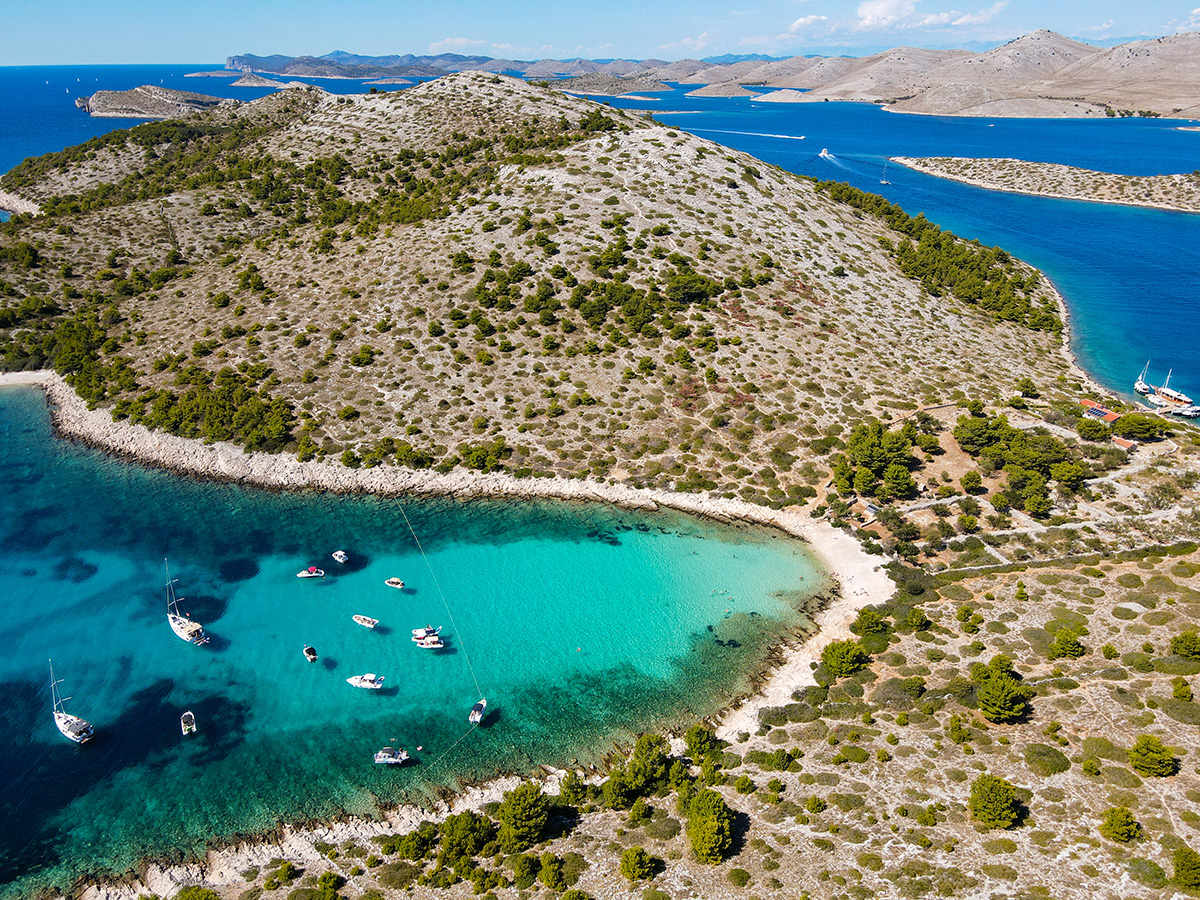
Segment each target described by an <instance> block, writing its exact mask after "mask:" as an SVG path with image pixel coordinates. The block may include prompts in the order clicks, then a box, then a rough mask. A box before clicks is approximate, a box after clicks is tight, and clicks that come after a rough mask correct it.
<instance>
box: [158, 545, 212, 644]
mask: <svg viewBox="0 0 1200 900" xmlns="http://www.w3.org/2000/svg"><path fill="white" fill-rule="evenodd" d="M163 565H164V566H166V570H167V622H168V623H169V624H170V626H171V630H172V631H173V632H175V636H176V637H178V638H179V639H180V640H183V641H187V642H188V643H189V644H197V645H198V644H207V643H208V635H206V634H205V633H204V626H203V625H201V624H200V623H199V622H194V621H192V620H191V619H189V618H188V617H187V614H186V613H181V612H180V611H179V598H177V597H176V596H175V581H174V580H173V579H172V578H171V567H170V566H168V565H167V561H166V560H165V559H164V560H163Z"/></svg>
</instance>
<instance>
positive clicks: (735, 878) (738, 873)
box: [729, 869, 750, 887]
mask: <svg viewBox="0 0 1200 900" xmlns="http://www.w3.org/2000/svg"><path fill="white" fill-rule="evenodd" d="M729 882H730V884H732V885H733V886H734V887H745V886H746V885H748V884H749V883H750V873H749V872H747V871H746V870H745V869H730V870H729Z"/></svg>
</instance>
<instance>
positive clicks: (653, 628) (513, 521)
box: [0, 64, 1200, 896]
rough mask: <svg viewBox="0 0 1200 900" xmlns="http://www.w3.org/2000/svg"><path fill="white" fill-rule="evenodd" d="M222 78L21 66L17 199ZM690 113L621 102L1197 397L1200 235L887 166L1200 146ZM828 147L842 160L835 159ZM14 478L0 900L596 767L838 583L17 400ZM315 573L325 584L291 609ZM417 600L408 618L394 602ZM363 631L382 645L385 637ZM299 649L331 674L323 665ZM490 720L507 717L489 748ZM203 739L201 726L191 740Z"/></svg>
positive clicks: (743, 541)
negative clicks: (91, 112) (300, 826)
mask: <svg viewBox="0 0 1200 900" xmlns="http://www.w3.org/2000/svg"><path fill="white" fill-rule="evenodd" d="M212 68H219V66H217V65H208V64H197V65H187V66H140V67H134V66H122V67H52V68H0V122H3V123H4V127H2V128H0V171H2V170H6V169H8V168H9V167H11V166H13V165H15V164H16V163H18V162H20V161H21V159H23V158H24V157H26V156H29V155H34V154H39V153H44V152H48V151H52V150H59V149H62V148H63V147H66V146H70V145H72V144H76V143H78V142H80V141H83V140H86V139H87V138H89V137H91V136H94V135H97V134H101V133H104V132H107V131H109V130H112V129H113V128H120V127H128V126H129V125H132V124H135V123H134V122H132V121H129V120H112V119H92V118H89V117H87V116H86V115H84V114H83V113H82V112H80V111H79V110H78V109H76V108H75V106H74V100H75V98H76V97H77V96H82V95H85V94H89V93H92V92H94V91H96V90H100V89H113V90H120V89H125V88H129V87H134V86H136V85H139V84H162V85H164V86H167V87H174V88H178V89H183V90H195V91H199V92H202V93H209V94H217V95H220V96H227V97H238V98H242V99H253V98H255V97H258V96H262V95H264V94H266V93H268V91H266V90H264V89H247V88H234V87H232V86H231V85H230V83H229V80H227V79H216V78H204V79H197V78H188V79H184V78H183V75H184V73H185V72H190V71H198V70H203V69H212ZM315 83H319V84H320V85H321V86H322V87H324V88H325V89H327V90H332V91H336V92H339V93H349V92H356V91H362V90H365V89H366V88H365V87H364V85H363V84H362V83H360V82H356V81H331V80H318V81H316V82H315ZM683 93H684V92H683V91H674V92H667V93H661V94H658V95H655V96H656V97H657V99H656V100H637V101H613V102H615V103H619V104H620V105H624V106H628V107H631V108H641V109H647V110H652V111H655V112H656V114H657V115H658V116H659V118H661V119H662V120H663V121H666V122H668V123H670V124H672V125H676V126H677V127H679V128H681V129H686V130H688V131H692V132H695V133H696V134H698V135H700V136H702V137H706V138H710V139H712V140H715V141H719V142H721V143H724V144H727V145H729V146H732V147H736V148H738V149H741V150H745V151H747V152H750V153H753V154H754V155H756V156H759V157H761V158H762V159H764V160H766V161H768V162H772V163H776V164H778V165H781V166H784V167H785V168H788V169H791V170H793V171H796V172H801V173H804V174H811V175H815V176H818V177H821V178H838V179H843V180H847V181H849V182H850V183H852V184H854V185H856V186H858V187H861V188H863V189H866V190H872V191H878V192H882V193H884V194H886V195H887V196H888V197H889V198H890V199H892V200H894V201H895V202H897V203H899V204H901V205H902V206H903V207H904V208H905V209H907V210H908V211H909V212H910V213H913V214H916V213H918V212H924V213H925V214H926V215H927V216H928V217H929V218H930V219H932V220H933V221H936V222H938V223H939V224H941V225H943V226H945V227H948V228H951V229H953V230H954V231H956V232H957V233H959V234H961V235H963V236H965V237H969V238H978V239H979V240H981V241H983V242H985V243H989V244H992V243H995V244H1000V245H1001V246H1004V247H1005V248H1007V249H1009V250H1010V251H1012V252H1014V253H1016V254H1018V255H1020V256H1022V257H1024V258H1025V259H1028V260H1029V261H1030V262H1032V263H1033V264H1035V265H1037V266H1039V267H1040V268H1042V269H1043V270H1045V271H1046V272H1047V273H1048V274H1049V275H1050V277H1051V278H1052V279H1053V280H1054V281H1055V283H1056V284H1057V285H1058V287H1059V288H1060V289H1061V290H1062V292H1063V293H1064V295H1065V296H1066V298H1067V301H1068V303H1069V305H1070V307H1071V311H1072V314H1073V317H1074V318H1073V321H1072V329H1073V340H1074V343H1075V349H1076V351H1077V352H1078V353H1079V355H1080V357H1081V359H1082V360H1083V362H1084V364H1085V366H1087V367H1088V368H1089V369H1090V370H1091V371H1092V372H1093V374H1095V375H1096V376H1097V377H1098V378H1099V379H1100V380H1101V381H1103V382H1105V383H1107V384H1109V385H1111V386H1112V387H1114V388H1117V389H1122V390H1127V388H1128V385H1129V383H1130V382H1131V380H1132V378H1133V377H1134V375H1136V373H1137V372H1138V371H1140V369H1141V367H1142V365H1143V364H1144V363H1145V361H1146V360H1147V359H1152V360H1153V365H1152V367H1151V374H1152V376H1155V377H1161V376H1162V375H1163V374H1165V371H1166V369H1167V368H1168V367H1174V369H1175V376H1174V378H1173V379H1172V384H1173V385H1178V386H1179V387H1180V388H1181V389H1183V390H1191V391H1193V392H1200V340H1197V338H1198V337H1200V335H1198V334H1197V331H1198V330H1200V329H1198V327H1197V323H1196V319H1195V317H1194V309H1195V303H1194V297H1195V296H1196V294H1197V288H1198V287H1200V216H1194V215H1184V214H1173V213H1163V212H1156V211H1151V210H1140V209H1129V208H1124V207H1117V206H1107V205H1099V204H1087V203H1076V202H1068V201H1057V200H1041V199H1036V198H1030V197H1020V196H1015V195H1006V194H997V193H992V192H988V191H983V190H979V189H976V188H971V187H966V186H962V185H956V184H953V183H950V182H945V181H941V180H939V179H934V178H930V177H928V176H924V175H919V174H916V173H913V172H910V171H908V170H905V169H902V168H900V167H897V166H891V167H889V168H888V169H887V179H888V180H889V181H890V182H892V183H891V185H888V186H884V185H880V184H879V181H880V178H881V175H882V173H883V164H884V159H885V158H886V157H887V156H892V155H913V156H920V155H960V156H1012V157H1018V158H1023V159H1032V160H1045V161H1050V162H1061V163H1069V164H1072V165H1079V166H1085V167H1089V168H1096V169H1102V170H1108V171H1114V172H1122V173H1128V174H1155V173H1160V172H1185V171H1191V170H1193V169H1195V168H1197V167H1198V166H1200V133H1189V132H1181V131H1177V130H1176V126H1177V125H1179V124H1185V123H1178V122H1171V121H1163V120H1157V121H1155V120H1128V119H1127V120H1105V121H1098V122H1069V121H1064V122H1056V121H1037V120H1004V119H999V120H995V121H990V120H966V119H963V120H957V119H941V118H929V117H915V116H899V115H889V114H887V113H884V112H882V111H881V110H879V109H877V108H875V107H871V106H863V105H855V104H834V103H828V104H811V105H773V104H763V103H758V102H754V101H751V100H745V99H743V100H729V99H700V98H686V97H684V96H683ZM672 111H675V112H674V113H673V112H672ZM684 111H686V112H684ZM680 113H683V114H680ZM802 136H803V139H801V137H802ZM822 148H827V149H828V150H829V152H830V153H832V154H833V155H834V156H835V157H836V159H835V160H834V161H826V160H822V159H819V158H818V157H817V154H818V152H819V151H820V150H821V149H822ZM0 479H3V483H4V485H5V491H4V492H3V493H2V494H0V645H3V646H4V648H5V653H4V654H2V655H0V688H2V689H3V690H2V693H0V713H2V715H3V719H4V721H5V723H6V727H5V728H4V729H0V759H4V760H5V765H4V766H2V767H0V885H7V887H5V888H0V895H5V896H7V895H13V894H16V893H19V892H23V891H28V890H31V889H34V888H37V887H39V886H45V885H48V884H58V885H60V886H66V885H67V884H68V883H69V882H70V880H71V879H72V878H73V877H75V876H77V875H79V874H81V873H83V872H86V871H92V870H96V869H104V870H110V871H121V870H124V869H126V868H128V867H129V866H131V865H133V864H135V863H136V861H137V860H138V859H139V858H141V857H143V856H146V855H154V854H162V853H173V852H188V851H194V850H197V849H199V848H200V847H202V846H203V844H204V842H205V841H206V840H209V839H211V838H219V837H227V836H230V835H233V834H235V833H239V832H248V831H254V830H263V829H267V828H270V827H272V826H273V825H275V824H276V823H278V822H280V821H286V820H297V819H301V818H305V817H310V816H311V817H323V816H329V815H332V814H335V813H338V812H342V811H349V812H357V813H364V814H369V813H370V812H371V811H372V810H373V809H375V808H376V806H377V804H378V803H379V802H381V801H382V802H388V801H395V800H401V799H420V798H421V797H425V796H428V795H429V794H430V792H431V791H433V790H435V789H436V788H437V787H438V786H440V785H448V784H454V783H456V782H460V781H462V780H470V779H474V778H484V777H487V776H488V775H490V774H492V773H494V772H495V771H496V770H497V769H522V768H526V767H528V766H530V765H532V764H533V763H534V762H535V761H536V762H559V763H562V762H567V761H570V760H571V759H573V758H578V759H580V760H589V759H594V758H596V757H597V756H599V755H600V754H602V753H603V752H604V751H605V750H606V749H607V748H608V747H610V746H611V744H612V742H613V741H614V740H620V739H622V738H624V737H627V736H628V735H629V734H631V733H633V732H635V731H637V730H639V729H643V728H648V727H654V726H658V725H663V724H665V723H670V722H678V721H684V720H686V719H688V718H690V717H694V716H696V715H699V714H703V713H706V712H710V711H712V710H714V709H715V708H717V707H718V706H719V705H720V704H721V703H723V702H724V701H725V700H726V699H727V698H728V697H729V696H730V695H731V694H733V693H736V692H737V691H739V690H741V689H743V688H744V687H745V682H744V677H745V673H746V672H747V671H750V670H752V669H753V668H754V667H756V666H758V665H760V664H761V660H762V658H763V654H764V652H765V649H766V648H767V647H768V646H769V645H770V644H771V642H772V641H774V640H775V639H777V638H778V636H780V635H781V634H783V633H784V632H785V631H789V630H794V629H796V628H798V627H804V626H806V625H807V624H808V620H807V619H806V618H805V616H804V615H803V612H802V611H801V610H802V606H803V602H804V599H805V597H806V596H807V595H808V594H809V593H811V591H812V590H814V589H815V588H816V587H817V585H818V580H819V577H818V574H817V573H816V572H815V570H814V568H813V567H812V565H811V563H810V562H809V560H808V558H807V557H805V556H804V555H802V554H801V553H800V552H799V551H798V550H797V547H796V545H795V544H794V542H791V541H787V540H784V539H782V538H780V537H778V536H776V535H772V534H768V533H766V532H763V531H759V530H753V529H729V528H720V527H716V526H712V525H709V524H706V523H702V522H697V521H695V520H692V519H689V518H686V517H683V516H677V515H640V514H639V515H634V514H630V513H624V512H620V511H617V510H611V509H606V508H602V507H593V506H571V505H565V504H550V503H545V504H543V503H527V504H516V503H469V504H459V503H452V502H448V501H445V502H435V501H407V502H401V501H396V500H376V499H370V498H335V497H329V496H318V495H278V494H267V493H263V492H257V491H250V490H244V489H241V488H236V487H233V486H229V485H215V484H203V483H194V482H189V481H184V480H181V479H178V478H174V477H172V476H170V475H167V474H165V473H161V472H154V471H147V470H144V469H141V468H139V467H137V466H131V465H128V464H125V463H121V462H117V461H114V460H111V459H107V458H105V457H103V456H101V455H99V454H96V453H94V452H92V451H88V450H85V449H82V448H80V447H77V446H74V445H70V444H65V443H62V442H59V441H56V440H55V439H54V438H53V437H52V435H51V433H50V430H49V422H48V417H47V414H46V412H45V409H44V406H43V404H42V402H41V399H40V395H39V394H38V393H37V392H36V391H33V390H30V389H20V388H8V389H0ZM405 514H407V516H408V518H409V519H410V520H411V522H412V524H413V527H414V529H415V530H416V533H417V535H418V536H419V537H420V539H421V541H422V543H423V544H424V546H425V549H426V551H427V553H428V555H429V566H428V567H427V566H426V564H425V561H424V560H423V559H422V558H421V556H420V554H419V552H418V551H417V548H416V545H415V542H414V540H413V536H412V534H410V532H409V530H408V525H407V523H406V522H405ZM339 547H344V548H346V549H347V550H349V551H350V552H351V553H352V559H351V562H350V564H349V565H348V566H346V567H344V568H342V567H338V566H337V564H336V563H334V562H333V561H332V560H331V559H329V554H330V552H332V551H333V550H334V549H337V548H339ZM165 556H166V557H170V559H171V563H172V568H173V572H174V574H175V575H177V576H178V577H179V580H180V592H181V594H182V595H183V596H185V597H186V598H187V599H186V600H185V602H184V606H185V607H186V608H187V609H189V610H190V611H191V612H192V613H193V615H195V617H196V618H198V619H200V620H202V621H204V622H206V623H207V624H209V625H210V630H211V631H212V632H213V634H214V636H215V637H214V640H213V642H212V644H211V645H210V646H208V647H203V648H197V647H192V646H188V645H185V644H184V643H183V642H181V641H179V640H178V639H176V638H175V637H174V636H173V635H172V634H171V632H170V631H169V629H168V627H167V624H166V621H165V610H164V592H163V587H162V583H163V575H162V560H163V557H165ZM310 564H317V565H321V566H323V567H324V568H326V569H327V571H328V572H329V577H328V578H327V579H326V580H324V581H302V580H300V579H297V578H296V577H295V572H296V571H298V570H299V569H300V568H301V567H304V566H307V565H310ZM335 570H336V571H335ZM393 575H396V576H399V577H401V578H403V579H404V580H405V582H406V584H407V587H406V589H405V590H404V591H403V592H399V591H395V590H393V589H391V588H388V587H385V586H384V585H383V581H384V580H385V579H386V578H388V577H390V576H393ZM443 596H444V597H445V603H443ZM353 613H364V614H367V615H371V616H374V617H376V618H378V619H380V622H381V625H380V627H379V628H377V629H375V631H374V632H370V631H367V630H365V629H363V628H360V627H359V626H357V625H354V624H353V623H352V622H351V621H350V616H351V614H353ZM427 622H429V623H432V624H435V625H438V624H440V625H445V626H446V631H445V632H444V633H445V634H447V635H449V639H448V641H447V644H448V647H447V650H446V651H445V652H443V653H439V654H431V653H428V652H425V651H420V650H418V649H417V648H416V647H415V645H413V644H412V642H411V641H410V640H409V631H410V630H411V629H412V628H414V627H418V626H420V625H423V624H425V623H427ZM305 643H310V644H313V645H315V646H316V647H317V648H318V651H319V652H320V654H321V657H322V658H321V660H320V662H318V663H317V664H315V665H309V664H307V663H305V662H304V660H303V658H302V656H301V648H302V646H303V645H304V644H305ZM51 656H52V657H54V659H55V665H56V670H57V672H58V674H59V675H60V677H63V678H65V679H66V684H65V685H64V687H65V689H66V690H67V692H68V693H70V694H73V695H74V699H72V700H71V701H70V704H69V706H70V708H71V709H72V710H73V711H75V712H77V713H78V714H81V715H84V716H86V717H88V718H89V719H91V720H92V721H93V722H94V723H95V724H96V725H97V726H98V736H97V738H96V739H95V740H94V741H93V742H92V743H91V744H89V745H88V746H86V747H83V748H76V747H74V746H73V745H71V744H69V743H67V742H66V741H65V740H64V739H62V738H61V737H60V736H59V735H58V733H57V732H56V731H55V730H54V727H53V725H52V723H51V720H50V717H49V696H48V685H47V678H48V673H47V669H46V659H47V658H48V657H51ZM367 671H372V672H376V673H379V674H383V675H385V676H386V678H387V681H386V684H387V689H385V690H384V691H381V692H378V693H376V692H367V691H359V690H355V689H354V688H351V687H350V686H349V685H347V684H346V683H345V679H346V678H347V677H348V676H350V675H353V674H358V673H361V672H367ZM476 682H478V685H477V684H476ZM480 692H482V693H484V694H486V695H487V696H488V698H489V701H490V702H491V708H492V709H493V710H494V712H493V713H492V715H491V717H490V718H489V720H488V721H487V723H486V724H487V727H485V728H482V729H478V730H476V731H474V732H472V733H470V734H469V735H468V734H467V726H466V722H465V718H466V711H467V709H468V708H469V706H470V704H471V703H473V702H474V701H475V700H476V699H477V698H478V695H479V693H480ZM184 709H192V710H193V711H195V713H196V715H197V718H198V720H199V723H200V730H199V733H198V734H197V735H196V736H194V737H192V738H190V739H187V740H184V739H183V738H182V736H181V735H180V733H179V724H178V716H179V714H180V713H181V712H182V711H183V710H184ZM460 739H461V740H460ZM389 742H398V743H399V744H401V745H404V746H408V747H409V748H410V749H412V748H414V747H415V746H416V745H418V744H420V745H422V746H424V747H425V748H426V749H425V751H423V752H422V753H419V754H417V756H418V757H419V760H420V764H419V765H417V766H413V767H411V768H408V769H405V770H402V771H393V770H388V771H384V770H382V767H376V766H374V765H372V764H371V762H370V756H371V754H372V753H373V752H374V751H375V750H376V749H378V747H380V746H382V745H383V744H385V743H389Z"/></svg>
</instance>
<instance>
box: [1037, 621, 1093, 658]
mask: <svg viewBox="0 0 1200 900" xmlns="http://www.w3.org/2000/svg"><path fill="white" fill-rule="evenodd" d="M1086 652H1087V650H1086V648H1085V647H1084V646H1083V644H1081V643H1079V638H1078V637H1076V635H1075V632H1074V631H1072V630H1071V629H1070V628H1060V629H1058V631H1057V632H1055V635H1054V643H1052V644H1051V645H1050V649H1049V650H1048V651H1047V652H1046V658H1047V659H1079V657H1081V656H1083V654H1084V653H1086Z"/></svg>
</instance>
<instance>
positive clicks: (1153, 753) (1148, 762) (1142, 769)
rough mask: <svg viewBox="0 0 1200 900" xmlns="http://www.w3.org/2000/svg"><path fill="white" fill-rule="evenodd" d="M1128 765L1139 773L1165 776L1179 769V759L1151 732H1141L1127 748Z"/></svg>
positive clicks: (1159, 776)
mask: <svg viewBox="0 0 1200 900" xmlns="http://www.w3.org/2000/svg"><path fill="white" fill-rule="evenodd" d="M1129 765H1130V766H1132V767H1133V770H1134V771H1135V772H1138V773H1139V774H1141V775H1152V776H1154V777H1156V778H1166V777H1167V776H1168V775H1174V774H1175V773H1176V772H1178V771H1179V760H1177V759H1176V758H1175V755H1174V754H1173V753H1171V751H1170V749H1168V748H1167V747H1165V746H1163V742H1162V741H1160V740H1159V739H1158V738H1156V737H1155V736H1154V735H1152V734H1143V735H1141V736H1140V737H1139V738H1138V739H1137V740H1136V741H1134V742H1133V746H1132V747H1130V748H1129Z"/></svg>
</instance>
